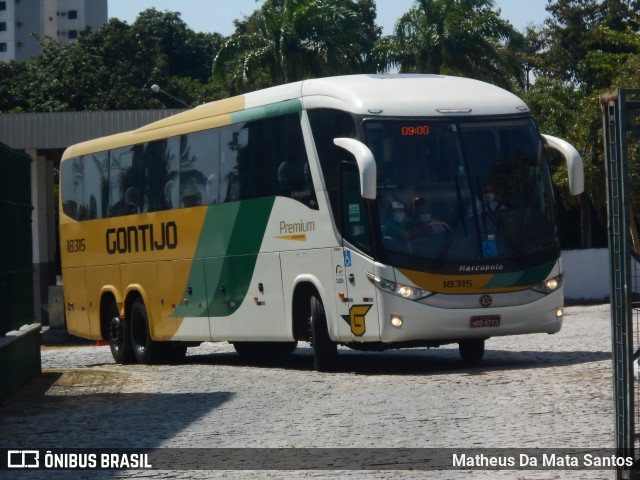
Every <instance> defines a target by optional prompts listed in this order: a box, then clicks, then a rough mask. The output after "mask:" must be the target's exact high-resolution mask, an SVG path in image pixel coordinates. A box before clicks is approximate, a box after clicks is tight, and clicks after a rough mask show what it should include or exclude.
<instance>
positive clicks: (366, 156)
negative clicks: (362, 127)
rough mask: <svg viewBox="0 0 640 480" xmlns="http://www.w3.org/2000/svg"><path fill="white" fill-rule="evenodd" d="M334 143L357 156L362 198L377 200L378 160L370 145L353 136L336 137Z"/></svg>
mask: <svg viewBox="0 0 640 480" xmlns="http://www.w3.org/2000/svg"><path fill="white" fill-rule="evenodd" d="M333 143H335V144H336V145H337V146H338V147H340V148H344V149H345V150H346V151H347V152H349V153H351V154H352V155H353V156H354V157H355V159H356V163H357V164H358V170H359V172H360V195H361V196H362V198H366V199H368V200H375V199H376V194H377V178H376V177H377V170H376V161H375V158H373V153H371V150H369V147H367V146H366V145H365V144H364V143H362V142H359V141H358V140H354V139H353V138H334V139H333Z"/></svg>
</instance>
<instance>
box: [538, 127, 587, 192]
mask: <svg viewBox="0 0 640 480" xmlns="http://www.w3.org/2000/svg"><path fill="white" fill-rule="evenodd" d="M542 138H544V141H545V143H546V144H547V145H548V146H549V147H551V148H553V149H554V150H557V151H558V152H560V154H562V156H563V157H564V158H565V160H566V161H567V171H568V172H569V192H570V193H571V195H579V194H581V193H582V192H583V191H584V166H583V165H582V157H581V156H580V154H579V153H578V151H577V150H576V149H575V147H574V146H573V145H571V144H570V143H569V142H566V141H564V140H562V139H561V138H557V137H552V136H551V135H545V134H543V135H542Z"/></svg>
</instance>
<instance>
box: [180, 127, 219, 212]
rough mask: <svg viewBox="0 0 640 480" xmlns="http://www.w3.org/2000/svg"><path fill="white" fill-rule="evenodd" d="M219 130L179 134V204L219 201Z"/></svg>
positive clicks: (191, 204)
mask: <svg viewBox="0 0 640 480" xmlns="http://www.w3.org/2000/svg"><path fill="white" fill-rule="evenodd" d="M219 158H220V131H219V130H217V129H214V130H204V131H201V132H195V133H190V134H188V135H182V136H181V137H180V206H181V207H184V208H186V207H194V206H197V205H210V204H213V203H218V201H219V198H218V197H219V191H218V190H219V183H218V178H219V175H220V162H219Z"/></svg>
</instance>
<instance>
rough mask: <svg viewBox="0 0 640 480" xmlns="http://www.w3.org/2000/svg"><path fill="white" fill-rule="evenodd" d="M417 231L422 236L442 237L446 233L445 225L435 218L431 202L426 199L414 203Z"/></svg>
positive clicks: (416, 200) (417, 199) (418, 199)
mask: <svg viewBox="0 0 640 480" xmlns="http://www.w3.org/2000/svg"><path fill="white" fill-rule="evenodd" d="M413 211H414V214H415V226H416V230H417V231H418V232H419V233H420V234H422V235H440V234H442V233H445V231H446V227H445V225H446V224H445V223H444V222H442V221H440V220H437V219H435V218H433V214H432V208H431V202H429V201H427V199H426V198H424V197H418V198H416V199H415V200H414V201H413Z"/></svg>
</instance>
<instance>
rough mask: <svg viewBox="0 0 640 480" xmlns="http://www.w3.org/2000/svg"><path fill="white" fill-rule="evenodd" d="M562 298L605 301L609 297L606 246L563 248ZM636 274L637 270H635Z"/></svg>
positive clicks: (570, 300)
mask: <svg viewBox="0 0 640 480" xmlns="http://www.w3.org/2000/svg"><path fill="white" fill-rule="evenodd" d="M562 263H563V265H564V274H565V277H564V298H565V299H566V301H567V302H578V301H589V302H599V301H602V302H607V301H608V299H609V252H608V250H607V249H606V248H596V249H590V250H565V251H563V252H562ZM636 274H637V272H636Z"/></svg>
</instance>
